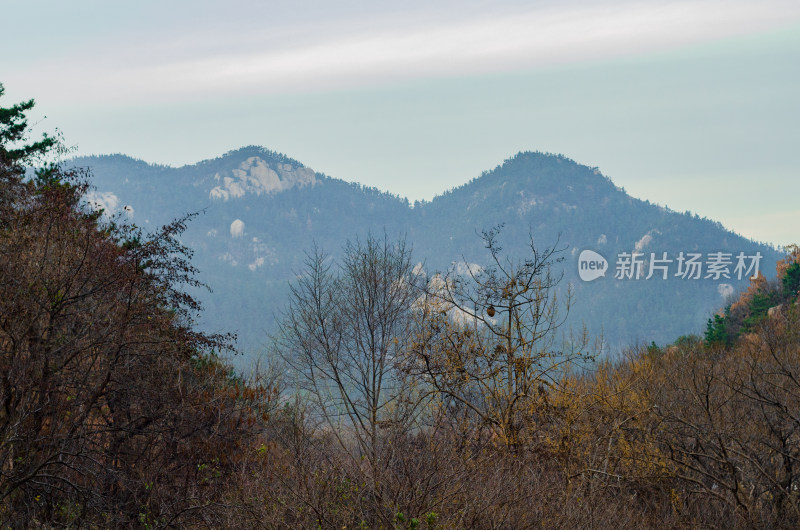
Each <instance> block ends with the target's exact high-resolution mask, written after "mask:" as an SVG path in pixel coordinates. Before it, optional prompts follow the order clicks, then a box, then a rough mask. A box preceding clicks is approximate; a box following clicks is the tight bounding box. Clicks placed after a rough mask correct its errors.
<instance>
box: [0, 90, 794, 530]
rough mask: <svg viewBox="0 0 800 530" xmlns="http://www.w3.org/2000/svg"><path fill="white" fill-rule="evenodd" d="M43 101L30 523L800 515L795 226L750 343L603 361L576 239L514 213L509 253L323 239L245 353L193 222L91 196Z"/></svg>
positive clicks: (25, 335)
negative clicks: (210, 288)
mask: <svg viewBox="0 0 800 530" xmlns="http://www.w3.org/2000/svg"><path fill="white" fill-rule="evenodd" d="M1 94H2V89H1V88H0V95H1ZM31 105H32V103H31V102H27V103H24V104H20V105H15V106H13V107H9V108H2V109H0V365H1V366H0V523H1V524H2V525H3V526H4V527H5V526H9V527H20V528H22V527H43V528H50V527H57V526H69V527H118V526H126V527H147V528H156V527H184V526H196V527H230V528H420V529H421V528H428V529H434V528H436V529H446V528H528V527H569V528H572V527H581V528H583V527H601V528H605V527H615V528H640V527H652V528H655V527H658V528H664V527H707V528H736V527H740V528H751V527H765V528H795V527H797V526H800V399H799V398H800V331H798V330H800V327H799V326H798V323H799V321H800V313H799V312H798V308H797V285H796V280H795V279H794V278H795V275H796V274H797V273H796V272H793V271H795V270H797V269H798V268H800V265H798V263H800V254H799V253H798V252H797V251H796V250H797V249H794V251H793V252H792V253H791V254H790V255H789V256H787V258H786V259H785V260H784V261H783V262H781V263H780V264H779V268H778V280H777V282H776V283H774V285H773V284H764V283H763V282H761V281H760V280H757V281H755V282H754V283H753V287H752V288H751V289H750V290H749V291H747V292H746V293H744V294H743V295H742V297H741V300H740V302H741V307H746V308H747V312H745V313H742V317H741V320H742V322H747V328H746V330H745V331H743V332H740V333H736V334H735V336H732V337H731V338H730V340H725V341H719V340H715V338H714V336H707V337H706V339H705V340H704V339H701V338H699V337H683V338H681V339H680V340H679V341H677V342H676V343H675V344H673V345H670V346H667V347H664V348H659V347H657V346H655V345H651V346H650V347H649V348H634V349H631V350H629V351H628V352H626V353H625V354H624V355H621V356H618V357H615V358H614V359H613V360H608V359H607V358H606V360H604V361H597V360H596V357H597V355H598V354H600V353H604V352H602V351H601V350H600V346H598V345H596V344H595V343H594V342H593V341H591V340H590V339H589V337H587V336H586V334H585V333H580V332H577V333H570V332H569V330H567V329H566V328H565V326H564V322H565V317H566V315H567V313H568V311H569V308H570V305H571V299H570V295H569V293H568V292H567V294H566V295H565V296H556V293H557V292H558V291H559V289H558V288H557V286H558V285H559V282H560V280H561V278H560V277H559V276H558V275H556V274H554V272H553V271H555V270H559V269H558V268H557V267H556V264H558V263H559V261H560V260H561V259H562V251H563V248H561V247H559V246H558V245H556V246H553V247H549V248H541V247H538V246H536V245H534V244H533V242H532V241H531V244H530V248H529V249H528V252H527V253H526V256H525V257H524V258H522V259H520V260H515V259H511V258H509V257H508V256H507V254H506V253H505V252H504V251H503V249H502V246H501V244H500V243H501V231H500V229H492V230H488V231H486V232H484V233H483V234H482V237H483V242H484V244H485V247H486V249H487V252H488V256H489V259H488V262H489V263H490V265H489V266H486V267H483V268H478V267H476V266H472V265H467V264H463V266H456V267H454V268H453V269H451V270H450V271H448V272H445V273H442V274H429V273H427V272H426V271H425V270H424V269H423V268H422V267H419V266H415V265H414V263H415V262H414V261H413V260H412V259H411V249H410V248H409V247H408V246H407V245H406V244H405V242H404V241H403V240H402V239H400V240H393V239H391V238H389V237H388V236H385V235H384V236H382V237H375V236H369V237H366V238H365V239H360V240H355V241H351V242H349V243H348V244H347V245H346V246H345V247H344V248H343V249H342V250H341V252H340V253H339V255H340V256H341V258H340V259H338V260H333V259H331V258H330V257H329V256H328V255H326V254H325V253H324V252H323V251H322V250H321V249H312V250H311V251H310V252H309V253H308V255H307V260H306V263H305V268H304V269H303V270H302V271H300V272H301V274H300V275H299V276H298V277H297V279H296V281H295V282H294V283H293V284H292V287H291V289H292V292H291V296H290V303H289V305H288V307H287V308H286V311H285V313H284V318H283V320H282V325H281V328H280V330H279V332H278V333H277V334H276V336H275V337H274V340H273V342H272V346H271V351H270V352H269V353H270V355H269V357H268V358H269V359H271V361H270V363H271V364H270V365H268V366H263V367H260V369H254V370H253V372H252V374H251V375H249V376H247V377H244V376H242V375H239V374H236V373H234V372H233V371H232V370H231V369H230V368H229V367H228V366H227V365H226V364H225V362H223V361H222V360H221V358H222V356H223V355H224V354H226V353H231V346H230V345H231V337H228V336H224V335H223V336H220V335H209V334H204V333H199V332H197V331H196V330H195V328H194V323H193V318H194V317H195V316H196V315H197V311H198V310H199V307H198V305H197V303H196V302H195V301H194V300H193V299H192V298H191V297H190V296H188V295H187V294H186V292H185V289H186V287H192V288H194V287H197V285H196V283H195V280H194V279H193V277H194V276H193V274H194V269H193V267H192V265H191V262H190V258H191V253H190V252H189V251H188V249H186V248H184V247H183V246H182V245H181V243H180V240H179V236H180V233H181V231H182V229H183V228H184V226H185V222H186V219H181V220H179V221H176V222H174V223H172V224H170V225H168V226H166V227H164V228H163V229H161V230H160V231H157V232H155V233H153V234H146V233H143V232H142V231H141V230H139V229H137V228H136V227H132V226H128V225H125V224H123V223H120V222H115V220H114V219H111V220H109V219H107V218H103V217H102V216H101V213H100V212H97V211H94V210H92V209H89V208H87V207H86V206H84V205H83V203H82V197H83V195H84V194H85V192H86V190H87V185H86V180H85V179H86V175H85V174H82V173H76V172H72V171H68V170H64V169H62V168H59V167H58V166H52V165H47V164H44V162H43V158H42V157H44V156H45V155H46V154H47V153H48V152H50V151H52V150H53V149H54V147H56V145H57V144H56V143H55V142H54V140H52V139H51V138H49V137H44V138H42V139H41V140H39V141H31V140H30V139H29V138H28V137H27V136H26V134H27V127H26V125H27V124H26V123H25V117H24V114H25V112H26V111H27V110H28V109H29V108H30V106H31ZM28 166H39V167H43V168H44V169H42V170H40V171H39V172H38V173H37V175H36V176H35V177H34V178H26V177H25V169H24V168H25V167H28ZM117 221H118V220H117ZM776 289H777V291H776ZM776 292H777V293H779V296H778V295H775V294H774V293H776ZM770 293H772V294H770ZM759 296H767V297H768V301H769V303H770V304H771V303H774V302H779V303H777V304H776V305H775V306H770V307H767V309H766V312H765V313H764V314H762V312H761V309H760V308H761V306H762V305H765V306H766V305H769V304H761V302H758V303H756V304H754V303H753V300H759V298H758V297H759ZM735 305H736V304H732V306H731V309H730V311H729V312H730V314H734V313H735V311H737V309H735V308H734V306H735ZM737 307H738V306H737ZM736 314H738V313H736ZM721 318H723V317H721ZM724 318H728V317H724ZM748 319H750V320H748ZM726 322H727V321H726ZM726 329H727V328H726ZM599 344H601V343H599Z"/></svg>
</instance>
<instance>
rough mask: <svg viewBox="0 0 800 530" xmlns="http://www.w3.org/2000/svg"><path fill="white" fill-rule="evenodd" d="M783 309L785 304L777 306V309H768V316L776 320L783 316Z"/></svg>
mask: <svg viewBox="0 0 800 530" xmlns="http://www.w3.org/2000/svg"><path fill="white" fill-rule="evenodd" d="M782 309H783V304H780V305H776V306H775V307H770V308H769V309H767V316H768V317H769V318H775V317H778V316H780V315H781V311H782Z"/></svg>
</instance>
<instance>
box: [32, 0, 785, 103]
mask: <svg viewBox="0 0 800 530" xmlns="http://www.w3.org/2000/svg"><path fill="white" fill-rule="evenodd" d="M798 17H800V4H796V3H788V2H780V1H779V2H772V3H758V4H756V3H753V2H747V1H743V0H735V1H731V0H727V1H720V0H707V1H697V0H692V1H686V0H680V1H674V2H668V3H664V2H662V3H647V4H642V3H635V4H634V3H613V4H605V5H602V6H597V5H583V6H577V7H576V6H573V7H568V8H563V7H558V8H557V7H553V6H548V7H544V8H539V9H535V10H532V11H527V12H524V13H517V14H514V15H508V14H505V15H500V16H481V17H480V18H477V17H476V18H473V19H470V20H459V21H456V22H452V23H450V24H435V25H428V26H424V25H417V26H414V27H404V28H402V29H400V28H394V29H383V30H372V31H368V30H362V31H361V32H357V33H354V34H352V35H348V36H346V37H343V36H341V34H340V32H335V33H336V34H337V36H336V37H330V38H327V39H326V37H325V34H324V32H323V33H322V34H319V33H317V34H316V35H314V36H313V38H309V39H308V40H309V41H310V43H309V44H305V45H300V44H297V43H296V42H295V44H294V45H293V46H292V47H289V48H286V47H285V46H282V47H280V48H278V47H276V46H275V45H274V43H271V44H266V43H265V48H264V49H262V50H258V51H253V48H254V47H258V46H257V45H256V44H255V42H256V41H255V39H254V38H253V36H252V35H251V34H243V35H242V36H241V39H242V43H243V45H244V43H246V45H245V46H243V48H242V49H238V50H235V49H234V50H232V49H231V46H230V43H228V44H226V46H225V52H224V53H222V52H220V53H219V54H216V55H213V54H212V55H209V54H208V53H207V52H208V47H207V46H206V45H204V46H203V47H202V48H203V49H204V50H205V52H204V53H203V54H202V56H199V57H196V58H186V57H183V58H181V59H177V58H171V57H170V56H169V54H164V56H163V57H159V56H158V54H153V57H152V61H149V62H148V61H144V60H141V58H139V60H136V61H134V64H138V65H140V66H138V67H136V66H134V67H130V66H127V67H125V66H124V65H120V66H119V67H112V68H109V64H110V61H109V60H108V58H105V59H103V58H100V59H98V60H97V61H96V63H94V64H92V63H91V62H89V63H84V64H83V65H82V66H83V67H84V69H83V70H81V69H76V68H75V65H73V64H69V63H62V64H61V65H60V66H59V65H53V69H52V70H51V71H59V70H61V71H63V72H64V74H63V75H67V76H69V75H70V73H69V72H77V74H78V75H77V78H76V79H73V80H71V84H70V85H69V86H70V87H71V89H69V93H68V94H64V97H69V98H70V99H73V100H74V98H76V97H77V98H79V99H81V100H83V101H89V100H91V101H98V98H99V99H100V100H106V101H108V100H111V101H113V102H120V100H122V101H153V100H156V101H161V100H163V101H170V100H173V99H186V98H190V99H204V98H206V97H209V96H213V95H220V94H228V95H230V94H255V93H257V94H265V93H287V92H295V91H298V90H300V91H318V90H326V89H331V88H347V87H354V86H361V85H365V84H366V85H374V84H382V83H387V82H392V81H395V80H403V79H415V78H426V77H433V76H454V75H474V74H484V73H491V72H503V71H513V70H516V69H531V68H536V67H541V66H547V65H554V64H555V65H557V64H564V63H570V62H574V61H590V60H595V59H602V58H607V57H618V56H624V55H629V54H632V53H647V52H653V51H659V50H664V49H669V48H672V47H676V46H681V45H686V44H691V43H696V42H702V41H708V40H714V39H720V38H725V37H729V36H734V35H740V34H745V33H751V32H759V31H764V30H768V29H771V28H775V27H781V26H783V25H786V24H787V23H791V22H792V21H796V20H798ZM332 33H334V32H332ZM204 44H205V43H204ZM155 45H156V46H157V43H156V44H155ZM107 53H112V54H113V53H114V50H113V48H112V49H111V50H109V51H108V52H107ZM143 53H144V52H143ZM149 53H152V47H151V48H150V50H149ZM81 60H82V61H87V59H85V58H84V59H81ZM143 63H144V64H147V66H141V65H142V64H143ZM87 69H88V70H89V71H87ZM40 71H41V70H40ZM72 75H73V76H74V74H72Z"/></svg>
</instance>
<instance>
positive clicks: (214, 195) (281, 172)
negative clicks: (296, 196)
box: [208, 156, 317, 201]
mask: <svg viewBox="0 0 800 530" xmlns="http://www.w3.org/2000/svg"><path fill="white" fill-rule="evenodd" d="M292 162H293V161H289V160H288V159H287V161H281V160H280V159H279V160H275V159H274V158H273V159H272V160H265V159H264V158H262V157H261V156H250V157H248V158H246V159H245V160H244V161H242V162H241V163H240V164H239V165H238V167H236V168H234V169H230V170H225V171H220V172H217V173H215V174H214V177H213V178H214V181H215V182H216V183H217V185H216V186H214V187H213V188H212V189H211V191H210V192H209V194H208V196H209V197H210V198H211V199H215V200H223V201H227V200H229V199H236V198H239V197H244V196H245V195H247V194H255V195H261V194H262V193H266V194H272V193H279V192H281V191H285V190H288V189H290V188H294V187H299V188H302V187H304V186H307V185H311V186H314V185H315V184H316V182H317V179H316V175H315V173H314V171H312V170H311V169H309V168H307V167H305V166H303V165H301V164H299V163H296V162H295V163H292Z"/></svg>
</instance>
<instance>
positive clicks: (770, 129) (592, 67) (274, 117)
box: [0, 0, 800, 244]
mask: <svg viewBox="0 0 800 530" xmlns="http://www.w3.org/2000/svg"><path fill="white" fill-rule="evenodd" d="M429 4H430V3H429V2H422V1H420V0H412V1H409V2H356V1H352V0H351V1H344V2H321V1H319V0H315V1H310V0H309V1H292V2H289V1H270V2H255V1H252V2H245V1H231V2H225V3H222V2H211V1H193V2H187V1H172V2H163V1H159V2H156V1H154V0H150V1H142V2H136V3H127V4H121V3H111V2H101V1H99V0H94V1H85V0H80V1H76V2H69V3H66V2H57V1H55V0H50V1H37V0H31V1H28V2H13V3H9V5H7V6H4V8H3V15H4V20H6V21H7V24H6V25H5V27H4V31H3V33H2V35H0V82H2V83H3V84H4V85H5V87H6V89H7V96H8V97H7V98H5V101H4V102H3V104H8V103H10V102H12V101H14V100H21V99H27V98H31V97H33V98H35V99H36V100H37V102H38V113H39V114H38V116H39V117H40V118H41V117H42V116H44V115H47V116H48V118H47V119H46V120H41V119H39V120H38V123H37V127H36V130H37V131H45V130H52V129H53V128H55V127H58V128H60V129H61V130H63V131H64V134H65V138H66V140H67V143H68V144H71V145H77V153H78V154H100V153H116V152H122V153H126V154H128V155H132V156H135V157H138V158H142V159H144V160H147V161H148V162H156V163H163V164H169V165H174V166H179V165H183V164H189V163H194V162H197V161H199V160H203V159H205V158H208V157H210V156H216V155H217V154H218V153H220V152H224V151H226V150H229V149H234V148H238V147H241V146H243V145H251V144H258V145H264V146H266V147H268V148H270V149H273V150H276V151H280V152H284V153H289V154H290V155H291V156H293V157H297V158H298V159H300V160H302V161H303V162H304V163H306V164H308V165H309V166H311V167H313V168H314V169H316V170H319V171H323V172H325V173H327V174H329V175H331V176H334V177H338V178H342V179H345V180H349V181H357V182H361V183H363V184H365V185H368V186H375V187H378V188H380V189H383V190H388V191H390V192H392V193H395V194H398V195H401V196H404V197H408V198H409V199H411V200H412V201H413V200H417V199H431V198H432V197H433V196H434V195H437V194H439V193H441V192H443V191H444V190H446V189H449V188H452V187H454V186H457V185H460V184H463V183H464V182H466V181H468V180H469V179H471V178H473V177H476V176H478V175H479V174H480V173H481V171H483V170H486V169H490V168H491V167H493V166H494V164H496V163H497V162H498V161H499V160H504V159H505V158H507V157H508V156H510V155H512V154H513V153H515V152H517V151H520V150H540V151H549V152H554V153H563V154H565V155H567V156H569V157H571V158H573V159H575V160H577V161H578V162H582V163H585V164H590V165H597V166H599V167H600V169H601V170H602V171H603V173H605V174H606V175H609V176H610V177H612V178H613V179H614V181H615V182H616V183H618V184H620V185H622V186H624V187H625V188H626V190H627V191H628V192H629V193H631V194H632V195H634V196H636V197H640V198H643V199H649V200H650V201H653V202H657V203H661V204H666V205H668V206H670V207H671V208H673V209H675V210H678V211H683V210H691V211H693V212H697V213H699V214H700V215H704V216H708V217H710V218H713V219H716V220H719V221H720V222H722V223H723V224H724V225H725V226H726V227H729V228H731V229H733V230H735V231H737V232H739V233H741V234H742V235H745V236H747V237H751V238H755V239H758V240H762V241H768V242H771V243H775V244H787V243H790V242H800V234H799V233H798V230H797V228H796V227H798V226H800V207H799V206H798V205H797V200H796V198H797V197H798V196H800V157H798V156H797V151H798V145H799V144H800V102H798V98H797V94H798V93H800V68H798V64H800V3H798V2H796V1H793V2H789V1H764V2H758V3H756V2H752V1H743V0H728V1H721V0H710V1H706V0H694V1H688V0H677V1H653V2H625V1H610V2H587V1H584V2H581V1H567V2H554V1H544V2H515V1H504V2H485V1H479V0H470V1H466V2H455V1H445V2H437V3H436V5H435V6H431V5H429Z"/></svg>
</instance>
